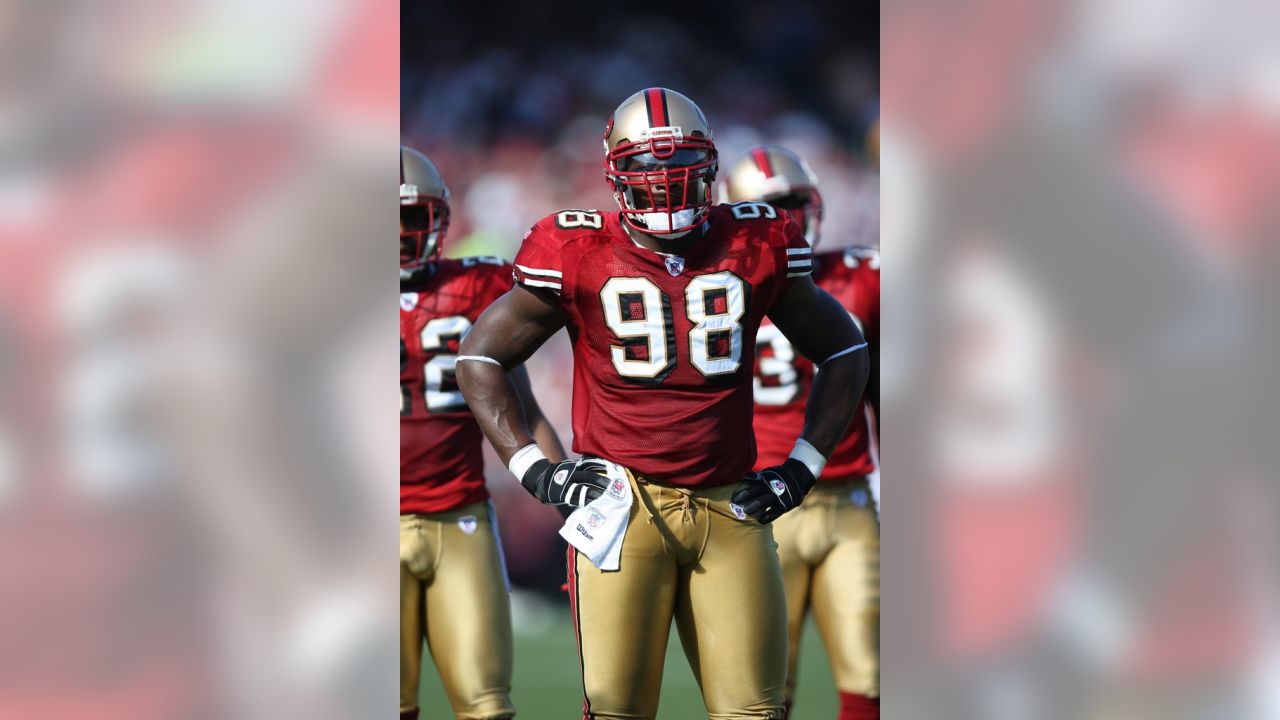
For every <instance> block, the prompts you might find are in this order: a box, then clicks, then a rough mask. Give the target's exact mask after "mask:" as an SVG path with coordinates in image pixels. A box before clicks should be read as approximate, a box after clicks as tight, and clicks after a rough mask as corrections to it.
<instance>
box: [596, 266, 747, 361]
mask: <svg viewBox="0 0 1280 720" xmlns="http://www.w3.org/2000/svg"><path fill="white" fill-rule="evenodd" d="M684 300H685V314H686V315H687V316H688V318H689V322H691V323H693V327H692V328H690V330H689V362H690V363H692V364H693V366H694V367H695V368H697V369H698V371H699V372H701V373H702V374H703V375H707V376H712V375H726V374H729V373H734V372H737V371H738V368H740V367H741V366H742V322H741V321H742V316H743V315H744V314H745V313H746V310H747V303H746V286H745V283H744V282H743V281H742V279H741V278H739V277H738V276H737V275H734V274H733V273H731V272H727V271H725V272H718V273H712V274H710V275H698V276H696V277H693V278H690V280H689V284H688V285H687V286H685V291H684ZM600 302H601V305H602V307H603V309H604V320H605V324H606V325H608V327H609V329H610V330H611V331H613V334H614V336H615V337H617V338H618V340H620V341H622V344H621V345H613V346H612V347H611V349H610V353H611V357H612V360H613V367H614V369H616V370H617V371H618V374H619V375H621V376H623V377H625V378H633V379H637V380H647V381H653V382H659V381H661V380H662V379H663V378H664V377H666V375H667V374H668V373H670V372H671V370H672V369H673V368H674V367H675V337H674V332H675V329H674V327H673V326H672V322H671V302H670V300H669V299H668V298H667V297H666V296H665V295H663V293H662V291H661V290H660V289H659V288H658V286H657V285H655V284H654V283H653V281H651V280H649V279H647V278H642V277H615V278H610V279H609V281H608V282H606V283H605V284H604V287H603V288H601V289H600Z"/></svg>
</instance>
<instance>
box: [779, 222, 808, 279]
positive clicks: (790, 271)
mask: <svg viewBox="0 0 1280 720" xmlns="http://www.w3.org/2000/svg"><path fill="white" fill-rule="evenodd" d="M783 232H785V233H786V236H785V238H786V239H785V244H784V247H785V258H784V262H785V265H783V268H784V269H785V270H786V278H787V280H788V281H790V280H794V279H795V278H801V277H806V276H809V275H812V274H813V248H811V247H809V243H808V242H807V241H806V240H805V239H804V233H803V232H801V230H800V224H799V223H797V222H795V221H793V220H790V219H788V221H787V223H786V225H785V230H784V231H783ZM784 284H785V283H784Z"/></svg>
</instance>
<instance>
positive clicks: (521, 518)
mask: <svg viewBox="0 0 1280 720" xmlns="http://www.w3.org/2000/svg"><path fill="white" fill-rule="evenodd" d="M829 5H830V6H829V7H824V6H823V4H821V3H818V4H815V3H804V2H802V3H787V4H785V5H782V4H778V3H771V2H764V1H754V2H745V3H738V4H735V5H734V6H733V8H732V10H731V11H729V12H726V11H725V8H723V7H717V6H716V5H715V4H712V3H706V4H702V3H699V4H694V5H691V6H688V7H686V8H683V9H682V10H681V12H680V13H679V14H678V15H676V14H663V13H658V12H647V13H646V12H639V13H637V15H636V16H635V17H634V18H632V19H630V20H628V21H627V22H626V24H625V26H620V25H618V24H617V21H616V20H611V19H610V18H608V17H606V16H605V14H599V13H597V14H583V13H580V12H577V10H578V9H579V6H578V5H577V4H575V3H569V2H544V3H536V4H535V3H531V4H509V5H506V6H504V7H503V9H502V11H501V13H495V12H494V11H493V9H492V8H490V7H487V6H485V5H483V4H478V3H439V4H432V5H431V6H430V7H429V8H428V7H426V6H423V5H420V4H416V3H405V4H403V5H402V8H401V57H402V62H401V75H400V82H401V98H402V100H401V123H400V127H401V133H402V140H403V141H404V142H405V144H407V145H410V146H412V147H415V148H417V149H419V150H422V151H423V152H425V153H426V154H427V155H428V156H429V157H431V158H432V159H433V160H435V161H436V162H437V163H438V164H439V166H440V168H441V171H442V172H443V173H444V175H445V179H446V182H448V184H449V188H450V191H451V193H452V219H451V224H450V228H449V235H448V238H447V240H446V243H445V247H444V254H445V255H446V256H449V257H465V256H469V255H496V256H499V257H502V258H504V259H506V260H511V259H512V258H513V257H514V256H515V253H516V251H517V250H518V248H519V246H520V241H521V238H522V237H523V235H524V232H525V230H526V229H528V228H529V227H530V226H531V225H533V224H534V223H535V222H536V221H538V220H539V219H541V218H542V217H544V216H546V215H547V214H548V213H550V212H553V211H555V210H558V209H564V208H600V209H605V210H611V209H614V208H616V203H615V201H614V200H613V197H612V195H611V193H610V191H609V189H608V187H607V185H606V184H605V182H604V178H603V174H602V170H603V168H602V163H603V151H602V149H601V144H600V138H601V135H602V133H603V131H604V127H605V123H606V121H607V119H608V116H609V113H611V112H612V111H613V108H614V107H616V106H617V105H618V104H619V103H620V102H622V100H624V99H626V98H627V97H628V96H630V95H631V94H632V93H634V92H636V91H638V90H640V89H643V88H645V87H651V86H662V87H667V88H671V89H673V90H676V91H678V92H681V93H684V94H685V95H687V96H688V97H690V98H691V99H692V100H693V101H694V102H696V103H698V104H699V106H700V107H701V108H702V109H703V111H704V112H705V113H706V115H707V118H708V120H709V122H710V123H711V127H712V130H713V131H714V133H715V141H716V146H717V149H718V150H719V153H720V167H721V174H720V176H721V178H723V177H724V176H725V174H726V173H727V170H728V168H729V167H730V166H731V165H732V164H733V163H735V162H736V161H737V160H738V159H739V158H740V157H742V155H743V153H744V152H745V151H746V150H747V149H749V148H750V147H752V146H753V145H756V144H760V143H765V142H769V143H778V144H782V145H785V146H786V147H789V148H791V149H793V150H795V151H797V152H799V153H800V154H801V156H803V157H805V158H806V159H807V160H808V162H809V163H810V165H811V166H812V168H813V170H814V172H815V173H816V174H817V176H818V178H819V181H820V186H821V190H822V193H823V196H824V199H825V200H826V220H825V221H824V223H823V234H822V241H821V246H822V247H824V248H828V249H830V248H835V247H842V246H846V245H850V244H872V245H875V244H878V243H879V181H878V175H877V170H878V168H877V167H876V163H877V158H876V152H877V149H876V148H877V146H876V142H877V141H876V139H875V129H874V128H875V121H876V118H877V115H878V113H879V49H878V41H879V9H878V6H877V5H875V4H872V3H870V2H853V3H842V4H838V5H837V4H835V3H831V4H829ZM528 366H529V372H530V376H531V378H532V382H533V387H534V392H535V393H536V394H537V396H538V400H539V403H540V404H541V405H542V407H543V409H544V411H545V412H546V414H547V416H548V417H549V418H550V419H551V421H552V422H553V423H554V424H555V426H556V428H557V430H558V431H559V433H560V436H561V438H562V440H563V441H564V442H565V445H566V447H568V446H569V444H570V441H571V438H572V429H571V418H570V397H571V391H572V373H571V371H570V368H571V367H572V353H571V350H570V346H569V343H568V340H567V336H566V334H565V333H564V332H561V333H559V334H558V335H557V336H556V337H554V338H553V339H552V340H551V341H550V342H549V343H548V344H547V345H546V346H544V347H543V348H542V349H541V350H540V351H539V352H538V353H537V354H536V355H535V356H534V357H533V358H532V359H531V360H530V361H529V363H528ZM637 432H644V429H643V428H637ZM690 441H691V442H696V441H697V439H696V438H691V439H690ZM743 441H744V442H746V438H744V439H743ZM485 451H486V453H487V455H486V460H487V463H486V469H487V470H486V472H487V476H488V480H489V487H490V491H491V492H492V494H493V500H494V503H495V505H496V506H497V508H498V515H499V519H500V523H501V532H502V537H503V548H504V552H505V554H506V560H507V564H508V569H509V573H510V576H511V580H512V584H513V602H512V605H513V614H514V616H515V617H514V622H515V628H516V633H517V644H516V650H517V657H516V664H515V673H516V677H515V688H514V690H513V692H514V700H515V702H516V706H517V708H518V709H519V710H520V712H521V714H522V715H526V714H527V716H529V717H535V718H540V717H544V716H546V717H551V716H552V713H553V712H555V710H556V709H557V708H559V709H560V712H564V711H565V710H564V709H565V708H566V705H565V700H566V698H568V699H569V701H570V703H569V707H571V706H572V704H573V703H574V702H576V698H577V697H578V696H579V695H580V693H581V686H580V682H579V679H578V677H577V675H578V670H577V657H576V649H575V647H574V645H573V642H572V630H571V628H570V627H569V625H568V622H567V621H568V612H567V608H568V601H567V596H566V595H565V593H564V592H562V590H561V584H562V583H563V582H564V566H565V543H564V541H563V540H562V539H561V538H560V537H559V535H558V534H557V530H558V529H559V526H560V519H559V516H558V515H557V513H556V512H555V511H554V510H552V509H551V508H547V507H543V506H540V505H538V504H536V503H534V502H532V501H531V500H530V498H529V497H528V496H527V495H526V494H525V493H524V491H523V490H522V489H520V488H519V486H518V484H517V483H516V482H515V481H514V480H513V479H512V478H511V476H510V473H508V472H507V471H506V469H505V468H504V467H503V466H502V465H501V464H500V463H499V462H498V461H497V458H496V457H495V456H494V455H493V453H492V451H491V449H490V448H489V447H488V445H487V444H486V446H485ZM806 646H807V650H808V653H807V654H806V657H805V659H804V661H803V666H802V672H804V673H805V677H804V678H802V680H801V683H800V685H801V692H802V695H801V697H800V698H799V704H798V707H799V710H798V712H800V713H801V714H800V717H810V716H812V717H825V716H829V715H834V714H835V713H834V699H835V693H834V691H833V690H832V687H831V681H830V674H829V672H828V671H827V670H826V669H825V668H826V662H825V658H824V657H823V656H822V654H821V653H822V651H821V648H820V647H819V643H818V642H817V638H816V636H813V637H810V638H808V640H807V642H806ZM670 647H671V648H672V651H671V652H670V653H669V656H668V663H667V671H666V673H665V678H666V685H665V686H664V695H663V701H662V715H663V717H695V716H697V715H698V714H700V713H703V712H705V711H704V710H703V708H702V704H701V699H700V697H699V695H698V691H697V686H696V684H695V683H694V682H693V678H692V675H691V673H690V672H689V669H688V664H687V662H686V661H685V659H684V658H683V656H682V655H681V654H680V651H679V649H678V648H679V643H678V641H675V639H674V637H673V642H672V643H671V645H670ZM424 688H425V692H426V697H424V700H423V707H425V708H431V707H432V706H433V702H434V703H439V702H443V695H441V694H440V689H439V685H438V682H437V681H436V679H435V677H434V671H433V670H432V669H430V668H428V670H427V671H426V678H425V682H424ZM811 713H812V715H811Z"/></svg>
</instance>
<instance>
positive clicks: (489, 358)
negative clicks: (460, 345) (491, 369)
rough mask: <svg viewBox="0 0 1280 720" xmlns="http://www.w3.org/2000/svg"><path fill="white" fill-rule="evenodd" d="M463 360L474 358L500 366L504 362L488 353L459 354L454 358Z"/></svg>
mask: <svg viewBox="0 0 1280 720" xmlns="http://www.w3.org/2000/svg"><path fill="white" fill-rule="evenodd" d="M463 360H473V361H475V362H482V363H489V364H490V365H497V366H498V367H502V363H500V362H498V361H497V360H494V359H493V358H491V357H488V356H487V355H459V356H457V358H456V359H455V360H454V362H462V361H463Z"/></svg>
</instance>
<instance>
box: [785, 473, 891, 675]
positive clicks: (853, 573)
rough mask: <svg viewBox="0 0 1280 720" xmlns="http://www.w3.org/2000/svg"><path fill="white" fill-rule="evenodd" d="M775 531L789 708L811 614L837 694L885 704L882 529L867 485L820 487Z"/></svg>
mask: <svg viewBox="0 0 1280 720" xmlns="http://www.w3.org/2000/svg"><path fill="white" fill-rule="evenodd" d="M855 494H856V496H857V498H858V501H857V502H855V500H854V497H855ZM773 526H774V536H775V537H776V538H777V540H778V556H779V558H780V559H781V560H782V577H783V580H784V581H785V583H786V587H787V631H788V632H787V639H788V652H787V698H788V700H789V699H791V698H793V697H795V694H794V690H795V677H796V662H797V658H798V656H799V650H800V635H801V631H802V630H803V629H804V618H805V614H806V613H808V612H809V610H810V609H812V610H813V618H814V620H815V621H816V622H817V625H818V634H819V635H820V636H821V637H822V644H823V645H825V646H826V649H827V657H828V658H830V661H831V670H832V674H833V675H835V681H836V688H837V689H839V690H840V692H845V693H854V694H857V695H866V696H868V697H873V698H874V697H879V696H880V524H879V522H878V521H877V520H876V515H875V508H874V505H873V504H872V502H871V498H870V493H869V491H868V488H867V481H866V479H865V478H860V479H858V480H855V481H852V482H849V483H840V484H826V483H819V484H818V485H815V486H814V488H813V490H812V491H811V492H810V493H809V495H808V496H807V497H805V499H804V502H803V503H802V504H801V505H800V507H798V508H796V509H795V510H792V511H791V512H789V513H787V514H786V515H783V516H782V517H780V518H778V519H777V520H776V521H774V523H773Z"/></svg>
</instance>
